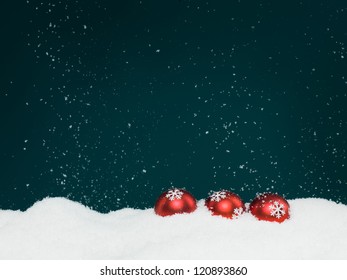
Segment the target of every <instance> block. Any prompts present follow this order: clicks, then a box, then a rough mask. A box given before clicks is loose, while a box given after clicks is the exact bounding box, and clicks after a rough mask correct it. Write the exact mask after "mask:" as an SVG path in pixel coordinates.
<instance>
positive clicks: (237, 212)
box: [232, 207, 243, 219]
mask: <svg viewBox="0 0 347 280" xmlns="http://www.w3.org/2000/svg"><path fill="white" fill-rule="evenodd" d="M242 213H243V208H242V207H239V208H235V209H234V214H233V215H232V218H233V219H238V218H239V217H240V215H241V214H242Z"/></svg>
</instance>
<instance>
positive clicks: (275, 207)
mask: <svg viewBox="0 0 347 280" xmlns="http://www.w3.org/2000/svg"><path fill="white" fill-rule="evenodd" d="M269 208H270V210H271V213H270V214H271V216H274V217H276V218H277V219H279V218H281V217H282V216H284V214H285V213H286V211H285V210H284V205H283V204H282V203H281V204H280V203H278V202H277V201H275V202H274V203H273V204H272V205H270V207H269Z"/></svg>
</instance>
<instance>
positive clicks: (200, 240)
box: [0, 198, 347, 259]
mask: <svg viewBox="0 0 347 280" xmlns="http://www.w3.org/2000/svg"><path fill="white" fill-rule="evenodd" d="M289 203H290V205H291V219H290V220H288V221H285V222H284V223H282V224H278V223H270V222H261V221H258V220H256V219H255V218H254V217H253V216H251V214H249V213H246V214H244V215H243V216H241V217H240V218H239V219H238V220H228V219H225V218H221V217H217V216H211V215H210V213H209V212H208V210H207V209H206V208H205V207H204V205H203V201H200V202H199V205H198V209H197V210H196V211H195V212H194V213H192V214H183V215H175V216H171V217H165V218H163V217H160V216H156V215H155V214H154V211H153V209H147V210H134V209H122V210H119V211H115V212H111V213H109V214H100V213H97V212H94V211H92V210H90V209H88V208H86V207H84V206H83V205H81V204H79V203H76V202H72V201H69V200H67V199H64V198H48V199H45V200H43V201H40V202H38V203H36V204H34V205H33V206H32V207H31V208H30V209H28V210H27V211H25V212H20V211H7V210H5V211H1V210H0V259H347V206H346V205H342V204H336V203H334V202H330V201H327V200H324V199H313V198H310V199H296V200H289Z"/></svg>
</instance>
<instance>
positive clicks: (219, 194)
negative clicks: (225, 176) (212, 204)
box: [210, 191, 227, 202]
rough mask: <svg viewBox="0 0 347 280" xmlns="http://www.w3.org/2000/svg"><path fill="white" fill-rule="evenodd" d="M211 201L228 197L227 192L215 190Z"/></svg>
mask: <svg viewBox="0 0 347 280" xmlns="http://www.w3.org/2000/svg"><path fill="white" fill-rule="evenodd" d="M210 197H211V201H216V202H219V201H221V200H222V199H224V198H226V197H227V194H226V192H225V191H218V192H214V193H213V194H211V196H210Z"/></svg>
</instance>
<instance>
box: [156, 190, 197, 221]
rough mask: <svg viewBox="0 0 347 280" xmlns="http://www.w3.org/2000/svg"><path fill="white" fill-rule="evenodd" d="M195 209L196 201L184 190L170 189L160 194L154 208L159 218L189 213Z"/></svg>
mask: <svg viewBox="0 0 347 280" xmlns="http://www.w3.org/2000/svg"><path fill="white" fill-rule="evenodd" d="M195 209H196V199H195V198H194V197H193V196H192V195H191V194H190V193H189V192H187V191H186V190H183V189H176V188H174V189H170V190H168V191H166V192H164V193H162V194H161V195H160V196H159V198H158V200H157V202H156V203H155V206H154V211H155V213H156V214H157V215H159V216H170V215H174V214H182V213H191V212H193V211H195Z"/></svg>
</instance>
